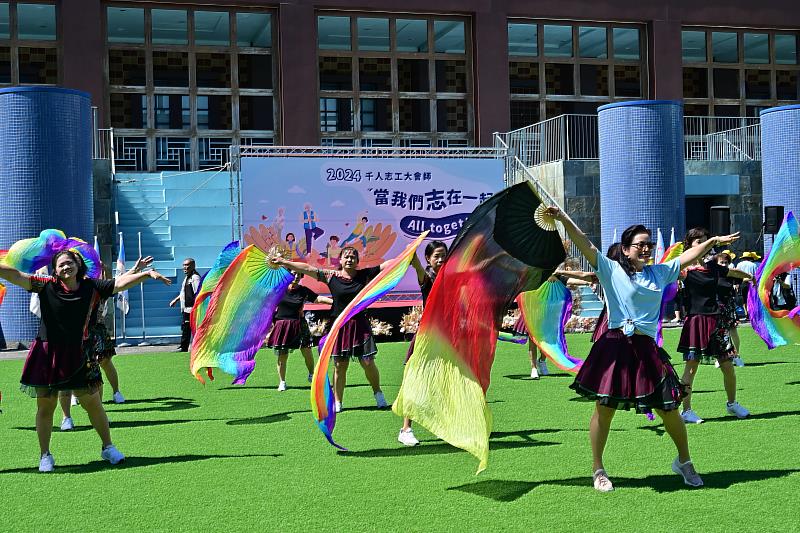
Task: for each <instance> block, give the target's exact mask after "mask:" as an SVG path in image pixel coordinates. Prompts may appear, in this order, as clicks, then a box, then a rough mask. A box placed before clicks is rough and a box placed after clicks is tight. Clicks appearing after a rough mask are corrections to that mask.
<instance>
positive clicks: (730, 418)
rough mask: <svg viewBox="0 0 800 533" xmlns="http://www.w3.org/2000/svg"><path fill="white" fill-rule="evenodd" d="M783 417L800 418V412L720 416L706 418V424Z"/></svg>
mask: <svg viewBox="0 0 800 533" xmlns="http://www.w3.org/2000/svg"><path fill="white" fill-rule="evenodd" d="M782 416H800V410H796V411H771V412H766V413H756V414H751V415H750V416H748V417H747V418H736V417H735V416H733V415H727V416H720V417H714V418H704V420H705V422H704V423H705V424H708V423H709V422H734V421H735V422H739V421H747V420H771V419H773V418H780V417H782Z"/></svg>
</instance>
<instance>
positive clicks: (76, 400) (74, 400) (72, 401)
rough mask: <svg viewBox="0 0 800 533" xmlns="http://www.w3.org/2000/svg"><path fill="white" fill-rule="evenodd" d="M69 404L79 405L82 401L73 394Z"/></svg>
mask: <svg viewBox="0 0 800 533" xmlns="http://www.w3.org/2000/svg"><path fill="white" fill-rule="evenodd" d="M69 404H70V405H78V404H80V402H79V401H78V397H77V396H75V395H74V394H73V395H72V399H71V400H70V403H69Z"/></svg>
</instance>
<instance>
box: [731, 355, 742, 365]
mask: <svg viewBox="0 0 800 533" xmlns="http://www.w3.org/2000/svg"><path fill="white" fill-rule="evenodd" d="M733 364H734V365H736V366H744V360H743V359H742V358H741V357H739V356H738V355H737V356H736V357H734V358H733Z"/></svg>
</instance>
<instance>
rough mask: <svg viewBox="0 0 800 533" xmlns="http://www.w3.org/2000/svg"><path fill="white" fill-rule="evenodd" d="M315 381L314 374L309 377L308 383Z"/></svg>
mask: <svg viewBox="0 0 800 533" xmlns="http://www.w3.org/2000/svg"><path fill="white" fill-rule="evenodd" d="M313 380H314V374H309V375H308V382H309V383H311V382H312V381H313Z"/></svg>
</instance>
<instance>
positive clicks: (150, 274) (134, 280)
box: [114, 270, 172, 294]
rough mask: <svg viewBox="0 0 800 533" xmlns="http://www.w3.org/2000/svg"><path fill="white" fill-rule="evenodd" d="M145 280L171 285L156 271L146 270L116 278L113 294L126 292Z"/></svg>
mask: <svg viewBox="0 0 800 533" xmlns="http://www.w3.org/2000/svg"><path fill="white" fill-rule="evenodd" d="M147 278H152V279H157V280H159V281H160V282H162V283H163V284H164V285H172V280H170V279H169V278H167V277H164V275H163V274H161V273H160V272H158V271H156V270H148V271H147V272H139V273H137V274H123V275H121V276H119V277H117V278H114V294H116V293H118V292H122V291H126V290H128V289H130V288H131V287H135V286H137V285H138V284H140V283H142V282H143V281H144V280H146V279H147Z"/></svg>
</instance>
